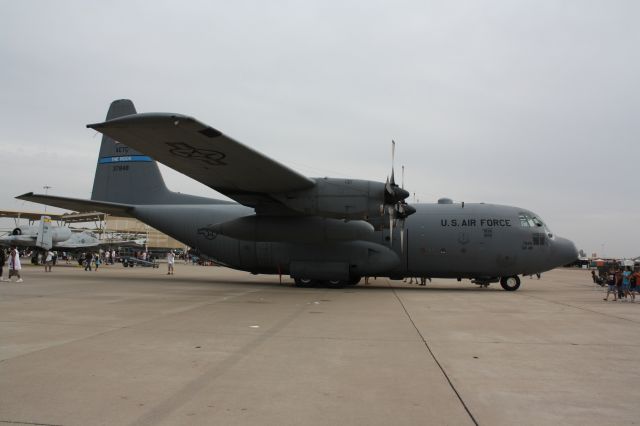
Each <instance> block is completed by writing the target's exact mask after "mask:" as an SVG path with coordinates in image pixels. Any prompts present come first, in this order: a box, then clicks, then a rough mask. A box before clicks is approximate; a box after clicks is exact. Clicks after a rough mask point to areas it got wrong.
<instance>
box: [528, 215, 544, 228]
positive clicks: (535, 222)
mask: <svg viewBox="0 0 640 426" xmlns="http://www.w3.org/2000/svg"><path fill="white" fill-rule="evenodd" d="M531 220H532V221H533V223H534V224H535V225H536V226H540V227H543V226H544V223H542V221H541V220H540V219H538V218H537V217H532V218H531Z"/></svg>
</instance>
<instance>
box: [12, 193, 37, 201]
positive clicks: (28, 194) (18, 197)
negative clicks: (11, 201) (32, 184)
mask: <svg viewBox="0 0 640 426" xmlns="http://www.w3.org/2000/svg"><path fill="white" fill-rule="evenodd" d="M26 197H33V191H32V192H27V193H24V194H22V195H18V196H17V197H15V198H17V199H18V200H21V199H23V198H26Z"/></svg>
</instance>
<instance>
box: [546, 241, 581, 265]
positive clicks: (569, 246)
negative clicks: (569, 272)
mask: <svg viewBox="0 0 640 426" xmlns="http://www.w3.org/2000/svg"><path fill="white" fill-rule="evenodd" d="M552 258H553V261H554V263H557V265H558V266H562V265H568V264H569V263H573V262H575V261H576V259H578V249H576V245H575V244H573V241H571V240H568V239H566V238H561V237H556V240H555V241H554V242H553V246H552Z"/></svg>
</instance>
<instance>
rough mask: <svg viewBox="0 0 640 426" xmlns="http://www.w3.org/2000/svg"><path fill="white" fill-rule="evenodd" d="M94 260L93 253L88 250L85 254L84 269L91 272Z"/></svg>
mask: <svg viewBox="0 0 640 426" xmlns="http://www.w3.org/2000/svg"><path fill="white" fill-rule="evenodd" d="M92 262H93V253H91V252H87V253H86V254H85V255H84V270H85V271H89V272H91V263H92Z"/></svg>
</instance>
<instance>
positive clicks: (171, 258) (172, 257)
mask: <svg viewBox="0 0 640 426" xmlns="http://www.w3.org/2000/svg"><path fill="white" fill-rule="evenodd" d="M175 261H176V255H175V254H173V250H169V252H168V253H167V268H168V270H167V275H173V264H174V263H175Z"/></svg>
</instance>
